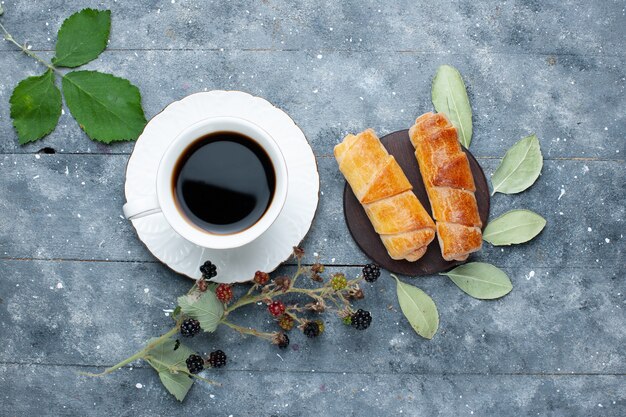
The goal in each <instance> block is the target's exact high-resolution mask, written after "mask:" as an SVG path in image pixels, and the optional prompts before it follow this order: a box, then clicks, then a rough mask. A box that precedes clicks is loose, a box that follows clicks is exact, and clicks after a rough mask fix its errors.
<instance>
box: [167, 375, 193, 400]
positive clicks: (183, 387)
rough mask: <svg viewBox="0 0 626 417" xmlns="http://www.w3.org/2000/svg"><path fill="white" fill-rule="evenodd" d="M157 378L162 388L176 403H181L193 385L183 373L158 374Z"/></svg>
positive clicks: (190, 379) (189, 378)
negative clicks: (174, 398)
mask: <svg viewBox="0 0 626 417" xmlns="http://www.w3.org/2000/svg"><path fill="white" fill-rule="evenodd" d="M159 378H160V379H161V383H162V384H163V386H164V387H165V388H166V389H167V390H168V391H169V393H170V394H172V395H173V396H174V397H176V399H177V400H178V401H182V400H184V399H185V397H186V396H187V393H188V392H189V389H190V388H191V386H192V385H193V379H192V378H191V377H190V376H189V375H187V374H185V373H183V372H177V373H174V372H167V371H165V372H159Z"/></svg>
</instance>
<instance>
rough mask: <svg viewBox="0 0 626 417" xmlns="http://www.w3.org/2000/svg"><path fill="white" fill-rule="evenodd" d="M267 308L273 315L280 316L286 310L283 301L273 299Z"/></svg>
mask: <svg viewBox="0 0 626 417" xmlns="http://www.w3.org/2000/svg"><path fill="white" fill-rule="evenodd" d="M267 309H268V310H269V312H270V314H271V315H272V316H274V317H279V316H282V315H283V313H284V312H285V305H284V304H283V303H282V302H281V301H272V302H271V303H270V305H268V306H267Z"/></svg>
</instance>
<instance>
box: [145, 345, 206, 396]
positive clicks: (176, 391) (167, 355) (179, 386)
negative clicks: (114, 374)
mask: <svg viewBox="0 0 626 417" xmlns="http://www.w3.org/2000/svg"><path fill="white" fill-rule="evenodd" d="M148 343H150V342H148ZM175 346H176V341H174V340H172V339H168V340H166V341H165V342H163V343H161V344H159V345H157V346H156V347H155V348H154V349H152V350H150V351H148V352H147V354H146V360H147V361H148V363H149V364H150V366H152V367H153V368H154V369H155V370H156V371H157V372H158V373H159V378H160V379H161V382H162V383H163V385H164V386H165V388H166V389H167V390H168V391H169V392H170V394H172V395H173V396H174V397H176V399H177V400H178V401H182V400H184V399H185V396H186V395H187V392H189V389H190V388H191V386H192V385H193V379H192V378H190V377H189V375H187V374H186V373H184V372H180V371H178V372H177V371H175V369H176V368H179V369H181V368H183V369H184V368H185V367H186V366H187V365H186V363H185V361H186V360H187V358H188V357H189V355H192V354H194V353H195V352H194V351H193V350H191V349H190V348H189V347H187V346H185V345H183V344H182V343H181V344H180V345H179V346H178V348H177V349H176V350H174V347H175Z"/></svg>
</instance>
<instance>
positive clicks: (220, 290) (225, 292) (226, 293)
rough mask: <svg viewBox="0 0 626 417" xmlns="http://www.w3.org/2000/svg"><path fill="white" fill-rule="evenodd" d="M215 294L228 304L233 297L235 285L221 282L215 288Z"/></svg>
mask: <svg viewBox="0 0 626 417" xmlns="http://www.w3.org/2000/svg"><path fill="white" fill-rule="evenodd" d="M215 296H216V297H217V299H218V300H220V301H221V302H222V303H224V304H227V303H229V302H230V300H232V299H233V287H232V285H229V284H220V285H218V286H217V288H215Z"/></svg>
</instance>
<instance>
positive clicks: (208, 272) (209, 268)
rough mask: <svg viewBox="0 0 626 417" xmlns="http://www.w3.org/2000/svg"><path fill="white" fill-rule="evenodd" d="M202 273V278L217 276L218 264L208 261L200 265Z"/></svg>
mask: <svg viewBox="0 0 626 417" xmlns="http://www.w3.org/2000/svg"><path fill="white" fill-rule="evenodd" d="M200 273H201V274H202V278H204V279H206V280H209V279H211V278H213V277H215V276H217V266H215V265H213V264H212V263H211V261H206V262H205V263H203V264H202V266H200Z"/></svg>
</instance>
